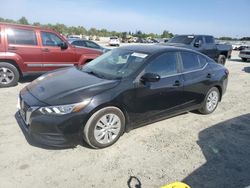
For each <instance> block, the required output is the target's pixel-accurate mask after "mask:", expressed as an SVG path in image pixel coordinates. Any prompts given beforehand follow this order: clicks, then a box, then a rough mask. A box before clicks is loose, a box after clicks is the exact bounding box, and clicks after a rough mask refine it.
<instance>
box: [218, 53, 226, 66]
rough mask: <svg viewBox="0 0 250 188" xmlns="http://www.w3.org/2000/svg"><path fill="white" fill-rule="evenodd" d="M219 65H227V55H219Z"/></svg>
mask: <svg viewBox="0 0 250 188" xmlns="http://www.w3.org/2000/svg"><path fill="white" fill-rule="evenodd" d="M218 63H219V64H221V65H225V63H226V56H225V55H219V57H218Z"/></svg>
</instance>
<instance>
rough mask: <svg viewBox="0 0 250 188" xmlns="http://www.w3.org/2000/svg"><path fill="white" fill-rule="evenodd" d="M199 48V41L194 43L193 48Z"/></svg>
mask: <svg viewBox="0 0 250 188" xmlns="http://www.w3.org/2000/svg"><path fill="white" fill-rule="evenodd" d="M200 46H201V41H200V40H199V41H198V42H195V43H194V47H196V48H199V47H200Z"/></svg>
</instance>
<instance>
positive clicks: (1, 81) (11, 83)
mask: <svg viewBox="0 0 250 188" xmlns="http://www.w3.org/2000/svg"><path fill="white" fill-rule="evenodd" d="M4 69H5V70H8V72H7V73H8V74H10V72H12V73H13V77H8V79H10V78H11V79H10V81H9V82H8V81H7V80H6V79H5V78H3V77H4V76H6V74H4V72H3V70H4ZM19 77H20V74H19V71H18V70H17V68H16V67H15V66H14V65H12V64H10V63H6V62H0V88H2V87H11V86H15V85H17V83H18V80H19Z"/></svg>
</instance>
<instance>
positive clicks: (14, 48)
mask: <svg viewBox="0 0 250 188" xmlns="http://www.w3.org/2000/svg"><path fill="white" fill-rule="evenodd" d="M8 50H17V47H15V46H10V47H8Z"/></svg>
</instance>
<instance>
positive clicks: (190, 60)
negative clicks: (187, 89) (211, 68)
mask: <svg viewBox="0 0 250 188" xmlns="http://www.w3.org/2000/svg"><path fill="white" fill-rule="evenodd" d="M181 58H182V63H183V70H184V72H186V71H193V70H197V69H199V68H201V65H200V62H199V59H198V55H196V54H194V53H191V52H181Z"/></svg>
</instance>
